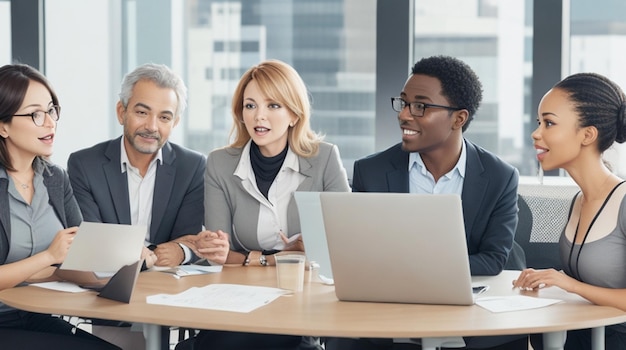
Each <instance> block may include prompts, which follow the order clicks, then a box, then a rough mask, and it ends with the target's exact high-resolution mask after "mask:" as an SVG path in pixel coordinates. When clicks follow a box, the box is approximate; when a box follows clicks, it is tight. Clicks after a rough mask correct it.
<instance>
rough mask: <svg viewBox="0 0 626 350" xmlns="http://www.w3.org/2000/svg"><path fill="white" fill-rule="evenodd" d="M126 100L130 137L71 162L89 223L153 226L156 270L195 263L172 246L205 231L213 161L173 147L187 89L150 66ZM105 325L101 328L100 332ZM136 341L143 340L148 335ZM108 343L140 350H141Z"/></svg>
mask: <svg viewBox="0 0 626 350" xmlns="http://www.w3.org/2000/svg"><path fill="white" fill-rule="evenodd" d="M119 96H120V100H119V101H118V102H117V106H116V111H117V120H118V121H119V123H120V125H122V126H123V129H124V130H123V135H122V136H120V137H118V138H115V139H112V140H108V141H105V142H102V143H99V144H97V145H95V146H93V147H90V148H87V149H83V150H80V151H77V152H74V153H72V154H71V155H70V157H69V160H68V173H69V176H70V181H71V184H72V187H73V189H74V195H75V197H76V199H77V201H78V205H79V206H80V209H81V211H82V214H83V218H84V220H85V221H91V222H104V223H114V224H133V225H146V226H147V227H148V232H147V234H146V247H148V248H149V249H150V250H152V251H153V253H154V254H156V263H155V264H156V265H159V266H175V265H181V264H185V263H188V262H193V260H194V259H195V258H196V257H195V255H194V253H193V251H192V250H191V249H189V248H188V247H186V246H185V245H183V244H179V243H176V242H172V241H173V240H175V239H176V238H178V237H181V236H183V235H189V234H194V235H195V234H197V233H198V232H200V231H202V223H203V219H204V183H203V174H204V170H205V167H206V157H205V156H204V155H202V154H200V153H198V152H195V151H192V150H189V149H186V148H184V147H181V146H179V145H176V144H173V143H171V142H169V141H168V138H169V136H170V134H171V132H172V130H173V129H174V127H175V126H176V125H177V124H178V123H179V122H180V118H181V115H182V113H183V112H184V110H185V107H186V99H187V88H186V87H185V84H184V83H183V81H182V79H181V78H180V77H179V76H178V75H177V74H175V73H174V72H173V71H172V70H171V69H170V68H168V67H167V66H165V65H158V64H144V65H142V66H140V67H138V68H136V69H135V70H134V71H132V72H130V73H129V74H127V75H126V76H125V77H124V80H123V82H122V87H121V93H120V95H119ZM226 249H228V247H226ZM153 258H154V257H153ZM102 323H104V322H101V321H100V320H94V325H95V326H94V327H95V328H98V327H97V326H98V325H99V324H102ZM105 324H107V323H105ZM115 325H116V326H119V324H117V323H116V324H115ZM125 326H130V325H128V324H126V325H125ZM94 331H96V329H94ZM164 333H165V332H164ZM136 335H138V336H140V339H141V340H142V338H143V335H142V333H141V332H137V333H136ZM102 336H104V337H105V338H106V335H103V334H102ZM126 338H127V337H126ZM108 339H109V341H111V342H113V343H116V344H118V345H120V346H121V347H122V348H136V347H135V346H136V343H133V344H135V345H130V344H129V345H125V344H124V343H120V342H117V341H116V340H115V339H112V338H108ZM164 345H167V341H166V343H165V344H164Z"/></svg>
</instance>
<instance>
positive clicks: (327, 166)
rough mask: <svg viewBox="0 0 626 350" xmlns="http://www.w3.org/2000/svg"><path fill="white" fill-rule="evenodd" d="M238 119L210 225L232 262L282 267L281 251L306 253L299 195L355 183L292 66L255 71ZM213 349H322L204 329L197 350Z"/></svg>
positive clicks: (213, 163)
mask: <svg viewBox="0 0 626 350" xmlns="http://www.w3.org/2000/svg"><path fill="white" fill-rule="evenodd" d="M232 115H233V122H234V123H233V129H232V131H233V134H234V136H235V137H234V141H233V143H232V144H231V145H230V146H228V147H224V148H220V149H217V150H214V151H212V152H211V153H210V154H209V156H208V159H207V168H206V173H205V185H204V188H205V199H204V200H205V211H206V214H205V226H206V228H207V229H208V230H212V231H213V232H212V234H213V235H214V237H215V238H216V239H224V238H230V246H231V249H230V251H229V252H228V256H227V257H226V263H227V264H236V265H239V266H241V268H246V267H247V266H269V265H274V264H275V259H274V255H275V254H276V253H278V252H280V251H285V250H291V251H304V246H303V243H302V237H301V235H300V222H299V218H298V213H297V208H296V204H295V200H294V196H293V192H295V191H317V192H321V191H337V192H339V191H343V192H348V191H350V186H349V184H348V178H347V175H346V171H345V169H344V167H343V166H342V164H341V158H340V157H339V151H338V149H337V147H336V146H334V145H331V144H329V143H325V142H323V141H322V137H321V136H320V135H318V134H316V133H315V132H313V131H312V130H311V126H310V118H311V107H310V102H309V96H308V92H307V89H306V86H305V85H304V82H303V81H302V79H301V78H300V76H299V75H298V73H297V72H296V71H295V69H293V68H292V67H291V66H289V65H287V64H286V63H284V62H281V61H277V60H269V61H264V62H261V63H260V64H258V65H256V66H253V67H252V68H250V69H249V70H248V71H247V72H246V73H245V74H244V75H243V77H242V78H241V80H240V81H239V84H238V86H237V88H236V89H235V94H234V96H233V101H232ZM196 246H197V248H196V249H198V250H199V253H198V254H200V255H202V254H203V253H204V252H206V253H208V252H210V251H211V249H213V248H212V247H211V241H210V240H204V239H200V240H198V241H197V242H196ZM268 321H269V322H271V320H268ZM261 322H263V320H261ZM181 348H183V346H182V345H181V344H179V346H177V349H181ZM209 348H212V349H293V350H296V349H321V347H320V345H319V342H318V339H317V338H311V337H300V336H287V335H268V334H248V333H236V332H219V331H201V332H200V334H198V336H197V337H196V341H195V344H194V349H209Z"/></svg>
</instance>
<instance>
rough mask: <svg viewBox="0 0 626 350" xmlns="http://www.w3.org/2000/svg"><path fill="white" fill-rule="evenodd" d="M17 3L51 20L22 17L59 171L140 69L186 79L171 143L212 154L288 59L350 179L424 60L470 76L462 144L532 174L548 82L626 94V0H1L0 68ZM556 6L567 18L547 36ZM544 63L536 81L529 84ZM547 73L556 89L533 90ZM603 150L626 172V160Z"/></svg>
mask: <svg viewBox="0 0 626 350" xmlns="http://www.w3.org/2000/svg"><path fill="white" fill-rule="evenodd" d="M17 3H19V4H20V7H21V6H22V5H23V4H28V3H36V4H43V5H44V8H45V11H44V12H43V13H44V15H45V20H44V21H40V18H28V17H27V16H28V13H26V14H25V16H26V18H20V19H19V21H21V22H24V23H28V24H29V25H30V26H37V25H38V26H39V28H40V29H41V30H40V32H42V33H43V36H44V38H45V40H43V41H40V42H37V43H35V44H34V45H36V46H40V47H42V48H43V50H44V51H45V57H44V58H45V59H44V60H41V62H44V63H43V66H42V67H40V69H41V70H42V71H44V73H45V74H46V75H47V76H48V77H49V78H50V80H51V81H52V83H53V85H54V86H55V88H56V89H57V90H58V91H57V92H58V94H59V96H60V99H61V104H62V105H63V114H62V116H61V123H60V124H59V130H58V136H59V137H58V138H57V141H56V145H55V154H54V156H53V160H54V161H55V162H57V163H59V164H61V165H64V164H65V162H66V159H67V157H68V156H69V153H71V152H72V151H74V150H76V149H80V148H84V147H88V146H90V145H93V144H94V143H96V142H100V141H103V140H106V139H108V138H112V137H116V136H118V135H120V133H121V128H120V126H119V125H118V123H117V120H116V118H115V103H116V102H117V93H118V92H119V85H120V82H121V79H122V77H123V75H124V74H125V73H127V72H128V71H130V70H132V69H133V68H135V67H136V66H137V65H138V64H141V63H144V62H156V63H164V64H167V65H169V66H170V67H172V68H173V69H174V70H176V71H177V72H179V73H180V74H181V75H182V76H183V78H184V79H185V81H186V82H187V85H188V87H189V108H188V110H187V113H186V114H185V115H184V116H183V121H182V123H181V124H180V125H179V126H178V127H177V128H176V129H175V132H174V134H173V135H172V141H173V142H177V143H180V144H183V145H185V146H187V147H190V148H193V149H196V150H198V151H200V152H203V153H207V152H209V151H210V150H212V149H214V148H216V147H220V146H223V145H226V144H228V143H229V141H230V140H229V131H230V128H231V125H232V120H231V115H230V101H231V95H232V92H233V90H234V88H235V85H236V84H237V82H238V80H239V77H240V76H241V74H242V73H243V72H244V71H245V70H246V69H247V68H249V67H250V66H251V65H253V64H256V63H258V62H259V61H261V60H264V59H269V58H276V59H280V60H283V61H286V62H287V63H289V64H291V65H293V66H294V67H295V68H296V69H297V70H298V71H299V72H300V74H301V75H302V77H303V79H304V81H305V83H306V84H307V86H308V88H309V90H310V92H311V98H312V102H313V117H312V125H313V127H314V128H315V129H316V130H317V131H319V132H321V133H324V134H326V139H327V140H328V141H329V142H332V143H335V144H337V145H338V146H339V149H340V152H341V155H342V158H343V162H344V165H345V167H346V170H347V171H348V173H349V174H351V172H352V164H353V161H354V160H355V159H357V158H360V157H363V156H366V155H368V154H371V153H373V152H376V151H380V150H382V149H384V148H386V147H389V146H390V145H391V144H394V143H397V142H399V141H400V135H399V131H398V128H397V123H395V122H394V118H395V115H394V112H393V111H392V110H391V107H390V106H389V105H388V99H389V97H390V96H393V95H395V94H397V93H398V92H399V91H400V89H401V88H402V85H403V84H404V80H405V79H406V77H407V75H408V73H409V68H410V65H411V64H412V63H414V62H415V61H417V60H418V59H419V58H421V57H425V56H430V55H438V54H446V55H453V56H456V57H459V58H460V59H462V60H464V61H466V62H467V63H468V64H470V65H471V66H472V67H473V68H474V69H475V70H476V72H477V73H478V75H479V76H480V78H481V80H482V82H483V85H484V90H485V91H484V100H483V104H482V106H481V108H480V109H479V110H478V113H477V115H476V119H475V120H474V121H473V122H472V125H471V126H470V128H469V129H468V131H467V132H466V135H465V136H466V137H467V138H469V139H470V140H472V141H474V142H476V143H477V144H479V145H481V146H483V147H484V148H486V149H488V150H491V151H493V152H495V153H496V154H498V155H499V156H501V157H502V158H503V159H505V160H506V161H508V162H510V163H511V164H513V165H514V166H516V167H517V168H518V169H519V171H520V174H521V175H535V174H536V173H537V169H538V166H537V162H536V160H535V158H534V150H533V148H532V140H531V138H530V132H531V131H532V130H533V129H534V127H535V118H536V116H535V114H536V108H537V103H538V98H540V97H541V94H543V93H545V91H546V90H547V89H548V88H549V86H551V84H554V83H556V82H557V81H558V79H560V78H561V77H562V75H567V74H569V73H574V72H579V71H595V72H599V73H602V74H606V75H607V76H609V77H610V78H612V79H614V80H615V81H617V82H618V83H620V84H622V86H626V78H624V77H626V66H625V65H623V64H622V60H623V59H622V58H623V57H624V56H625V55H624V54H625V53H626V52H625V51H626V30H625V29H624V28H626V25H625V24H626V20H624V19H623V18H622V17H623V16H621V15H620V14H622V13H624V11H625V10H626V4H625V3H624V2H623V1H621V0H597V1H594V2H589V1H586V0H555V1H549V2H547V1H543V0H90V1H84V0H12V1H8V0H0V62H3V63H6V62H9V61H11V60H12V58H13V57H12V53H11V44H10V43H11V42H12V41H14V42H15V40H18V42H19V43H24V38H22V37H21V36H20V35H21V34H22V33H21V32H15V31H14V32H13V33H12V32H11V27H10V24H9V23H10V22H11V20H15V19H14V18H11V11H10V10H11V5H12V4H17ZM548 3H550V4H554V3H557V4H561V3H562V5H563V9H561V8H557V10H556V11H557V16H552V15H550V17H549V18H548V20H547V23H548V26H547V27H541V28H540V27H538V26H537V23H544V22H540V20H539V19H540V15H539V14H542V15H543V14H545V11H544V7H545V6H547V5H546V4H548ZM570 9H571V13H570ZM69 13H71V14H72V16H71V20H68V18H69V17H68V14H69ZM533 13H535V15H533ZM561 14H563V15H564V16H563V18H565V20H564V21H565V22H566V25H563V24H562V23H561V18H560V17H559V16H558V15H561ZM533 17H536V18H533ZM570 17H571V21H570ZM541 21H545V19H544V18H541ZM400 22H402V23H403V24H404V26H400V25H398V23H400ZM387 28H393V29H387ZM398 28H399V29H398ZM405 28H406V29H405ZM561 28H567V30H571V35H566V36H564V37H566V39H565V40H563V42H561V39H562V37H560V36H558V39H557V40H556V41H554V42H552V41H551V40H553V39H546V38H548V37H550V35H547V34H550V33H552V32H554V31H557V30H561ZM537 30H539V31H540V33H539V34H538V33H536V32H535V31H537ZM567 33H569V32H567ZM567 38H569V39H571V40H567ZM9 39H10V40H9ZM26 41H27V40H26ZM538 42H541V43H543V44H544V45H546V46H545V47H547V48H554V51H555V53H554V55H556V56H558V60H559V64H557V65H555V66H554V67H553V66H552V65H551V64H552V63H549V64H546V61H548V60H547V59H545V58H546V57H547V56H545V54H546V53H544V52H543V50H534V51H536V52H533V47H537V46H536V45H537V43H538ZM26 45H28V43H26ZM561 45H562V46H561ZM27 47H29V46H27ZM13 54H14V53H13ZM562 57H566V58H567V59H562ZM533 59H534V60H535V62H533ZM560 61H563V62H567V63H563V64H561V62H560ZM538 66H542V67H543V68H542V69H543V70H539V72H542V73H540V74H536V73H535V75H536V76H537V77H533V72H536V69H537V67H538ZM547 73H550V74H547ZM546 75H550V77H549V80H550V81H549V82H546V83H545V84H544V85H542V87H541V88H537V87H536V82H538V81H539V80H541V79H544V80H545V78H546V77H545V76H546ZM552 80H554V81H552ZM540 90H541V91H540ZM609 153H610V154H607V156H608V157H610V158H611V159H609V160H610V161H612V163H613V164H614V168H615V169H616V170H617V171H618V172H620V173H625V172H626V169H625V168H626V166H625V165H626V162H625V161H620V159H621V154H626V152H624V151H623V150H621V148H620V147H615V148H614V149H613V150H612V151H611V152H609ZM621 164H624V165H621Z"/></svg>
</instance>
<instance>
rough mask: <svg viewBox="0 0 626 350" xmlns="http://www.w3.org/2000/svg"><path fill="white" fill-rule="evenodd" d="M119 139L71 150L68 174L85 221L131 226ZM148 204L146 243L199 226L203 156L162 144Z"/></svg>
mask: <svg viewBox="0 0 626 350" xmlns="http://www.w3.org/2000/svg"><path fill="white" fill-rule="evenodd" d="M120 147H121V137H119V138H117V139H114V140H109V141H106V142H102V143H99V144H97V145H95V146H93V147H91V148H87V149H83V150H80V151H77V152H74V153H72V154H71V155H70V157H69V159H68V169H67V170H68V173H69V176H70V181H71V183H72V188H73V189H74V195H75V197H76V200H77V201H78V205H79V206H80V209H81V211H82V214H83V218H84V220H85V221H92V222H105V223H113V224H130V223H131V221H130V204H129V200H128V180H127V177H126V174H125V173H122V171H121V166H120ZM162 155H163V163H162V164H161V163H159V164H158V165H157V171H156V180H155V184H154V199H153V202H152V221H151V223H150V241H151V243H154V244H161V243H164V242H168V241H171V240H173V239H175V238H178V237H180V236H184V235H187V234H196V233H198V232H200V231H201V230H202V223H203V220H204V179H203V175H204V170H205V167H206V157H205V156H204V155H202V154H200V153H198V152H195V151H192V150H189V149H185V148H183V147H180V146H178V145H175V144H173V143H169V142H167V143H165V145H164V146H163V148H162Z"/></svg>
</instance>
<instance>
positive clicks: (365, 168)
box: [326, 56, 528, 350]
mask: <svg viewBox="0 0 626 350" xmlns="http://www.w3.org/2000/svg"><path fill="white" fill-rule="evenodd" d="M481 100H482V84H481V83H480V80H479V79H478V77H477V76H476V74H475V73H474V71H473V70H472V69H471V68H470V67H469V66H468V65H467V64H466V63H464V62H462V61H460V60H458V59H456V58H453V57H449V56H433V57H428V58H424V59H421V60H420V61H418V62H417V63H416V64H415V65H414V66H413V68H412V70H411V75H410V76H409V78H408V80H407V81H406V83H405V84H404V88H403V89H402V91H401V93H400V96H399V97H393V98H392V99H391V107H392V108H393V110H394V111H395V112H397V120H398V123H399V125H400V131H401V136H402V142H400V143H398V144H396V145H394V146H392V147H390V148H389V149H387V150H385V151H382V152H380V153H376V154H373V155H370V156H368V157H366V158H363V159H360V160H357V161H356V162H355V163H354V177H353V183H352V190H353V191H354V192H399V193H432V194H436V193H456V194H458V195H459V196H461V199H462V203H463V216H464V219H465V232H466V235H467V249H468V252H469V260H470V270H471V273H472V275H497V274H498V273H500V272H501V271H502V270H503V269H504V268H505V264H507V260H508V259H509V253H510V252H511V249H512V247H513V245H514V240H513V237H514V235H515V230H516V226H517V210H518V209H517V186H518V180H519V174H518V172H517V170H516V169H515V168H514V167H513V166H511V165H509V164H507V163H505V162H504V161H502V160H501V159H499V158H498V157H496V156H495V155H494V154H492V153H490V152H489V151H486V150H485V149H483V148H481V147H480V146H478V145H476V144H474V143H472V142H470V141H469V140H467V139H465V138H464V137H463V132H464V131H465V130H467V128H468V126H469V124H470V122H471V121H472V120H473V119H474V114H475V113H476V111H477V109H478V107H479V105H480V103H481ZM418 225H419V223H416V227H417V226H418ZM518 248H519V246H518ZM516 251H517V252H520V251H521V248H519V250H516ZM521 252H522V253H523V251H521ZM383 259H384V257H383ZM511 259H514V260H511V262H510V263H509V264H507V265H506V267H507V268H509V269H522V268H524V260H525V259H524V258H523V257H515V258H513V257H512V258H511ZM465 343H466V346H467V348H479V349H486V348H490V349H491V348H492V349H509V350H510V349H528V341H527V338H526V336H503V337H471V338H465ZM418 348H419V345H416V344H406V343H402V344H401V343H397V342H394V341H393V340H391V339H337V338H333V339H329V340H328V341H327V344H326V349H327V350H332V349H418Z"/></svg>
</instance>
